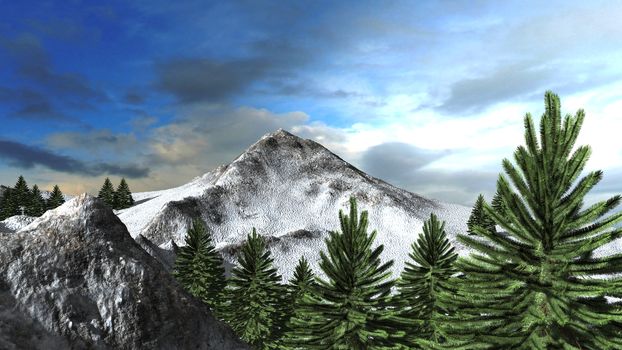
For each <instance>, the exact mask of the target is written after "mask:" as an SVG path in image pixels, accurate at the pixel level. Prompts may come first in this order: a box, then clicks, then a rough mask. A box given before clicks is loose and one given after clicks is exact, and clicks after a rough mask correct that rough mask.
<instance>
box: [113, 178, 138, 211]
mask: <svg viewBox="0 0 622 350" xmlns="http://www.w3.org/2000/svg"><path fill="white" fill-rule="evenodd" d="M132 205H134V198H132V192H131V191H130V186H128V184H127V182H126V181H125V178H122V179H121V182H120V183H119V186H118V187H117V190H116V192H114V208H115V209H125V208H129V207H131V206H132Z"/></svg>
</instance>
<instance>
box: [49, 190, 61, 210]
mask: <svg viewBox="0 0 622 350" xmlns="http://www.w3.org/2000/svg"><path fill="white" fill-rule="evenodd" d="M63 203H65V197H63V192H61V191H60V188H59V187H58V185H54V189H52V193H51V194H50V198H48V200H47V208H48V210H50V209H54V208H57V207H59V206H60V205H61V204H63Z"/></svg>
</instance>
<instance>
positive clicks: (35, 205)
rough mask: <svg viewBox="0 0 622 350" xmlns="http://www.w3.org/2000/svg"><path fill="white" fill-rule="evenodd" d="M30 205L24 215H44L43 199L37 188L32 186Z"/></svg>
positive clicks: (44, 205)
mask: <svg viewBox="0 0 622 350" xmlns="http://www.w3.org/2000/svg"><path fill="white" fill-rule="evenodd" d="M31 196H32V197H31V199H30V205H29V206H28V208H26V215H29V216H41V215H43V213H45V210H46V203H45V199H43V196H42V195H41V191H40V190H39V186H37V185H34V186H32V193H31Z"/></svg>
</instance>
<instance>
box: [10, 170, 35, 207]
mask: <svg viewBox="0 0 622 350" xmlns="http://www.w3.org/2000/svg"><path fill="white" fill-rule="evenodd" d="M11 196H12V197H13V201H14V203H15V208H14V211H13V215H22V214H26V210H27V209H28V207H29V206H30V203H31V200H32V193H31V192H30V188H28V184H27V183H26V180H25V179H24V177H23V176H21V175H20V176H19V178H18V179H17V182H16V183H15V187H13V191H12V193H11Z"/></svg>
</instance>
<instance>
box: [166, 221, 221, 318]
mask: <svg viewBox="0 0 622 350" xmlns="http://www.w3.org/2000/svg"><path fill="white" fill-rule="evenodd" d="M185 241H186V245H185V246H183V247H179V248H178V251H177V258H176V260H175V268H174V271H173V275H174V276H175V278H177V280H178V281H179V283H180V284H181V285H182V286H183V287H184V288H185V289H186V290H187V291H189V292H190V293H191V294H192V295H194V296H195V297H197V298H199V299H201V300H202V301H203V302H204V303H206V304H207V305H208V306H209V307H210V308H211V309H212V311H214V313H215V314H216V315H217V316H218V312H219V311H220V310H219V308H221V307H222V305H223V290H224V288H225V285H226V281H225V269H224V267H223V260H222V257H221V256H220V253H218V252H217V251H216V249H215V248H214V245H213V244H212V238H211V235H210V233H209V231H208V230H207V228H206V227H205V225H204V224H203V221H202V220H200V219H194V220H193V222H192V227H191V228H190V229H188V232H187V234H186V239H185Z"/></svg>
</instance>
